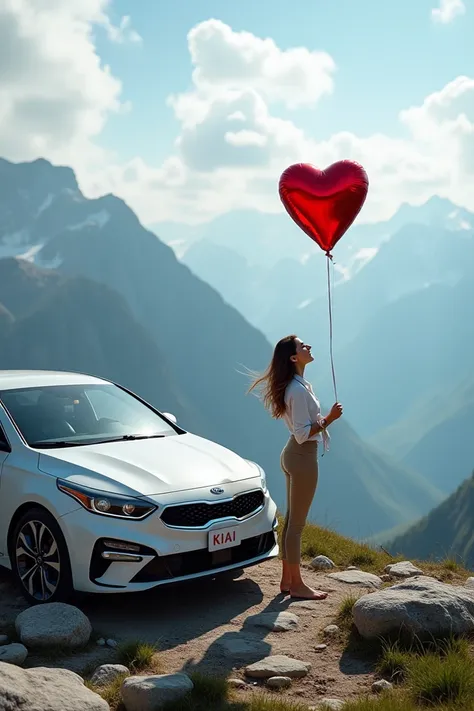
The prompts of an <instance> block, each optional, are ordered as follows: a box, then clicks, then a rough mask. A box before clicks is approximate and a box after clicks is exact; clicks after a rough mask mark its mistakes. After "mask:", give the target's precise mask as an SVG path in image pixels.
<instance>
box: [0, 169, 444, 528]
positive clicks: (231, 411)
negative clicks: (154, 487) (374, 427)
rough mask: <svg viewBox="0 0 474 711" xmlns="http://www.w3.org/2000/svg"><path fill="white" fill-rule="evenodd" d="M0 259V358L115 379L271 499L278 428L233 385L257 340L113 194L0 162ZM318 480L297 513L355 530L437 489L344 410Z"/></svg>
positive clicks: (395, 517) (243, 383)
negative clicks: (263, 477) (231, 461)
mask: <svg viewBox="0 0 474 711" xmlns="http://www.w3.org/2000/svg"><path fill="white" fill-rule="evenodd" d="M0 256H3V257H4V259H3V260H2V261H0V304H2V305H3V306H2V308H0V367H3V368H7V367H8V368H10V367H21V368H23V367H28V368H29V367H31V368H33V367H35V368H36V367H39V368H58V369H62V370H69V369H72V370H81V371H85V372H89V373H92V374H96V375H102V376H105V377H109V378H112V379H116V380H118V381H120V382H122V383H123V384H124V385H127V386H128V387H131V388H132V389H135V390H136V391H137V392H138V393H139V394H140V395H142V396H143V397H144V398H145V399H148V400H149V401H150V402H152V403H153V404H155V405H157V406H158V407H160V408H161V409H162V410H168V411H171V412H174V414H177V416H178V418H179V421H180V423H181V424H182V426H183V427H185V428H187V429H190V430H192V431H194V432H196V433H197V434H201V435H203V436H205V437H210V438H212V439H214V440H216V441H218V442H220V443H222V444H223V445H225V446H228V447H230V448H232V449H234V450H235V451H238V452H239V453H240V454H241V455H243V456H245V457H248V458H251V459H254V460H256V461H258V462H259V463H261V464H262V465H263V466H264V467H265V469H266V470H267V475H268V481H269V484H270V487H271V491H272V494H273V496H274V498H275V499H276V501H277V503H278V504H279V505H280V506H282V504H283V502H284V480H283V476H282V474H281V472H280V471H279V454H280V450H281V448H282V446H283V444H284V442H285V439H286V433H285V429H284V427H283V425H282V424H281V423H275V422H273V421H272V420H271V419H270V417H268V415H267V414H266V413H265V411H264V410H263V408H262V406H261V404H260V403H259V402H258V400H257V399H256V398H254V397H250V396H246V388H247V385H248V379H247V378H246V376H245V375H243V373H245V372H246V370H247V369H248V370H252V371H254V370H261V369H262V368H264V367H265V366H266V364H267V363H268V361H269V359H270V357H271V350H272V349H271V345H270V344H269V342H268V340H267V339H266V338H265V336H264V335H263V334H262V333H261V332H260V331H259V330H258V329H256V328H255V327H254V326H252V325H251V324H249V323H248V322H247V321H246V320H245V318H244V317H243V316H242V315H241V314H240V313H239V312H238V311H237V309H235V308H234V307H233V306H231V305H229V304H227V303H226V302H225V301H224V299H223V298H222V296H221V295H220V294H219V293H217V291H216V290H215V289H213V288H212V287H211V286H209V285H208V284H206V283H205V282H204V281H203V280H202V279H200V278H198V277H197V276H195V275H194V274H193V273H192V272H191V270H190V269H189V268H188V267H187V266H186V265H183V264H181V263H180V262H179V261H178V259H177V258H176V255H175V253H174V252H173V250H172V249H171V248H170V247H168V246H166V245H164V244H163V243H162V242H161V241H160V240H159V239H158V238H157V236H156V235H155V234H153V233H152V232H150V231H149V230H147V229H145V228H144V227H143V226H142V225H141V224H140V222H139V220H138V218H137V216H136V215H135V214H134V213H133V212H132V211H131V210H130V208H129V207H128V206H127V205H126V204H125V203H124V202H123V201H121V200H120V199H118V198H116V197H115V196H113V195H106V196H104V197H102V198H99V199H95V200H88V199H87V198H85V197H84V195H83V194H82V193H81V191H80V189H79V187H78V185H77V182H76V179H75V176H74V174H73V172H72V171H71V170H70V169H68V168H63V167H55V166H52V165H51V164H50V163H48V162H47V161H44V160H37V161H34V162H32V163H19V164H12V163H9V162H8V161H3V160H2V161H0ZM320 482H321V484H320V487H319V490H318V494H317V497H316V500H315V504H314V505H313V507H312V510H311V518H312V519H313V520H317V521H320V522H325V523H326V524H329V525H332V526H334V527H335V528H336V529H337V530H339V531H341V532H343V533H346V534H350V535H356V536H358V537H365V536H367V535H371V534H373V533H376V532H377V531H380V530H382V529H386V528H388V527H390V526H395V525H398V524H399V523H403V522H408V521H410V520H414V519H416V518H419V516H421V515H423V514H425V513H427V512H428V511H429V510H430V509H431V508H432V507H433V506H435V505H437V503H439V501H440V500H441V498H442V493H441V492H440V491H439V490H438V488H437V487H436V486H433V485H431V484H430V483H429V482H427V481H426V479H425V478H424V477H423V476H421V475H419V474H418V473H417V472H415V471H413V470H410V469H408V468H407V467H405V466H404V465H403V464H400V463H398V462H396V461H394V460H393V459H392V458H390V457H387V456H386V455H385V454H383V453H381V452H380V451H378V450H377V449H376V448H374V447H373V446H372V445H368V444H366V443H365V442H364V441H362V440H361V439H360V437H359V436H358V435H357V434H356V432H355V431H354V430H353V429H352V428H351V426H350V425H349V424H348V423H347V422H345V421H341V422H340V423H338V424H337V425H335V426H334V432H333V446H332V449H331V451H330V452H329V453H328V454H327V455H326V456H325V457H324V459H323V460H322V462H321V478H320ZM341 492H343V494H342V495H341Z"/></svg>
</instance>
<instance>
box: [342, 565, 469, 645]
mask: <svg viewBox="0 0 474 711" xmlns="http://www.w3.org/2000/svg"><path fill="white" fill-rule="evenodd" d="M353 617H354V623H355V625H356V627H357V629H358V631H359V633H360V635H361V636H362V637H365V638H374V637H380V636H383V635H387V634H389V633H390V632H397V631H400V630H402V631H405V632H407V633H408V634H411V635H422V634H425V635H435V636H436V635H438V636H445V635H450V634H455V635H458V634H459V635H462V634H470V633H472V632H473V631H474V590H471V589H469V588H467V587H466V586H460V585H448V584H446V583H442V582H440V581H439V580H435V579H434V578H429V577H425V576H423V577H415V578H409V579H408V580H405V581H404V582H402V583H397V584H396V585H393V586H392V587H390V588H386V589H385V590H378V591H377V592H374V593H371V594H370V595H364V596H363V597H361V598H359V600H357V602H356V603H355V605H354V607H353Z"/></svg>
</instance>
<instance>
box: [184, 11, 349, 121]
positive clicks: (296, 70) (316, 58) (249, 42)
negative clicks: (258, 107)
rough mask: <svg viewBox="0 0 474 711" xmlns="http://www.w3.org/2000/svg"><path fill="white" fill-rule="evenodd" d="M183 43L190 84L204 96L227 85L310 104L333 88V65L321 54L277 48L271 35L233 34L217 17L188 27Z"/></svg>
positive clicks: (288, 102) (274, 98) (290, 102)
mask: <svg viewBox="0 0 474 711" xmlns="http://www.w3.org/2000/svg"><path fill="white" fill-rule="evenodd" d="M188 46H189V52H190V54H191V61H192V63H193V65H194V71H193V83H194V86H195V87H196V89H197V91H198V93H199V94H203V95H205V96H208V97H212V96H215V95H216V94H217V95H220V94H221V93H222V92H223V91H225V90H227V89H229V88H232V89H235V90H239V89H240V90H244V89H254V90H256V91H258V92H259V93H260V94H261V95H262V97H263V98H265V99H268V100H270V101H282V102H284V103H285V104H286V105H288V106H289V107H290V108H295V107H296V106H300V105H304V104H308V105H313V104H314V103H315V102H316V101H318V99H319V98H320V97H321V96H323V95H324V94H327V93H330V92H331V91H332V89H333V78H332V75H333V73H334V71H335V68H336V67H335V63H334V60H333V59H332V57H331V56H330V55H329V54H327V53H326V52H317V51H310V50H309V49H307V48H306V47H296V48H292V49H287V50H282V49H280V48H279V47H277V45H276V44H275V42H274V41H273V40H272V39H261V38H260V37H256V36H255V35H253V34H251V33H250V32H234V31H233V30H232V28H231V27H229V26H228V25H226V24H224V23H223V22H221V21H220V20H206V21H205V22H201V23H199V24H198V25H196V26H195V27H193V29H192V30H191V31H190V32H189V34H188ZM216 58H218V61H217V62H216Z"/></svg>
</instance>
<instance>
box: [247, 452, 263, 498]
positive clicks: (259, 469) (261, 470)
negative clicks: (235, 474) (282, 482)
mask: <svg viewBox="0 0 474 711" xmlns="http://www.w3.org/2000/svg"><path fill="white" fill-rule="evenodd" d="M247 462H248V463H249V464H251V465H252V466H253V467H255V468H256V469H257V471H258V473H259V474H260V482H261V484H262V489H263V491H266V490H267V475H266V474H265V472H264V470H263V469H262V467H261V466H260V464H257V462H252V460H250V459H247Z"/></svg>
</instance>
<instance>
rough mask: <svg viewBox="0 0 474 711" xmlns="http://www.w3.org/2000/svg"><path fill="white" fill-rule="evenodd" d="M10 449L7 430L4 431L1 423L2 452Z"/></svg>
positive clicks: (0, 444)
mask: <svg viewBox="0 0 474 711" xmlns="http://www.w3.org/2000/svg"><path fill="white" fill-rule="evenodd" d="M9 450H10V445H9V443H8V440H7V438H6V435H5V432H4V431H3V427H2V425H0V452H7V451H9Z"/></svg>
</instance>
